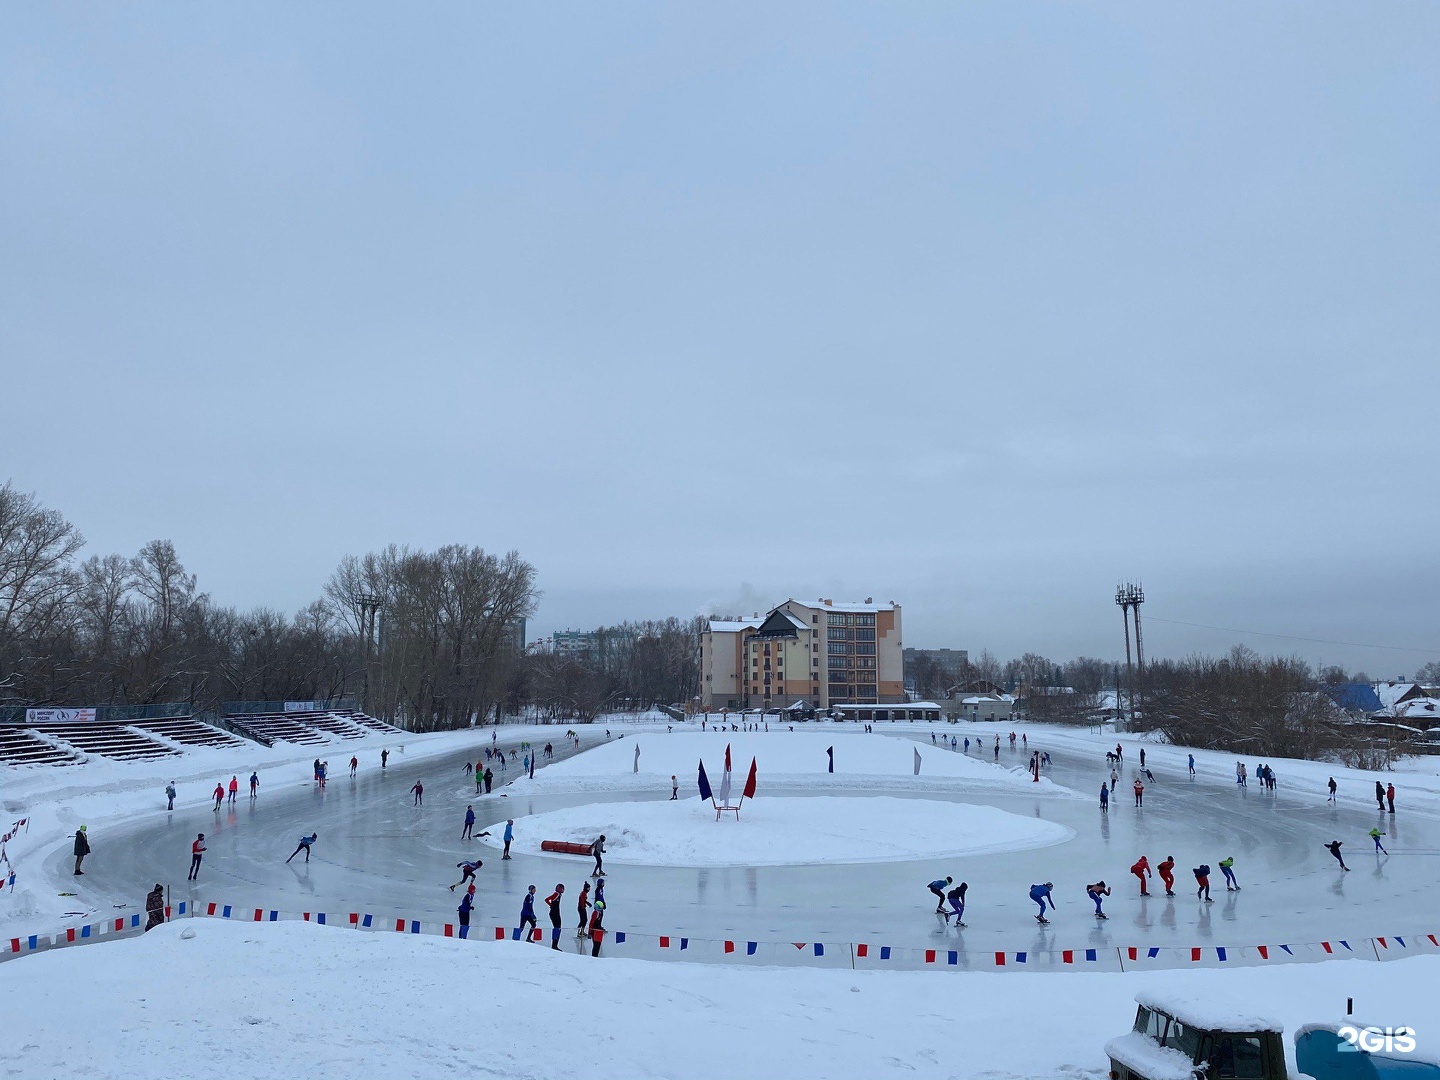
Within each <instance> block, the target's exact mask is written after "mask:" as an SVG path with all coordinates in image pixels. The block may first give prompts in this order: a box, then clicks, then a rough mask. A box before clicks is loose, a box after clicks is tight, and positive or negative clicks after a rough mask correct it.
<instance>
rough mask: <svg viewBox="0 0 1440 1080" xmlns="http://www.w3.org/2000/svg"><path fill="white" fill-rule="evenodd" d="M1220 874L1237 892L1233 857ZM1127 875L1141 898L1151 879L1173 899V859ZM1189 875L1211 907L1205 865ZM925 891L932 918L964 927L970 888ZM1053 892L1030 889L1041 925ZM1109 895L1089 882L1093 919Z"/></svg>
mask: <svg viewBox="0 0 1440 1080" xmlns="http://www.w3.org/2000/svg"><path fill="white" fill-rule="evenodd" d="M1220 871H1221V873H1223V874H1224V875H1225V890H1226V891H1227V892H1239V891H1240V882H1239V879H1237V878H1236V876H1235V856H1233V855H1228V856H1226V857H1225V858H1223V859H1221V860H1220ZM1130 873H1132V874H1134V875H1135V877H1136V878H1138V879H1139V882H1140V895H1141V896H1147V897H1148V896H1151V895H1153V894H1152V893H1151V892H1150V886H1149V879H1150V878H1151V877H1152V876H1158V877H1159V878H1160V880H1161V881H1162V882H1163V883H1164V885H1165V895H1166V896H1168V897H1173V896H1174V895H1175V856H1174V855H1167V856H1166V857H1165V858H1164V860H1162V861H1161V862H1160V863H1159V864H1158V865H1156V867H1155V869H1154V871H1153V872H1152V871H1151V868H1150V860H1149V858H1148V857H1146V856H1144V855H1142V856H1140V858H1139V859H1138V860H1137V861H1136V862H1135V863H1134V865H1132V866H1131V867H1130ZM1191 873H1192V874H1194V875H1195V885H1196V889H1195V898H1196V900H1198V901H1200V902H1201V903H1206V904H1209V903H1213V901H1212V900H1211V898H1210V873H1211V870H1210V865H1209V864H1208V863H1201V864H1200V865H1199V866H1197V867H1195V868H1194V869H1193V870H1191ZM926 888H927V889H929V890H930V892H931V893H933V894H934V895H935V898H936V901H937V903H936V907H935V914H936V915H940V916H942V917H943V918H944V920H945V923H946V925H949V922H950V920H951V919H952V918H953V919H954V920H955V925H956V926H957V927H963V926H965V923H964V921H963V920H964V917H965V895H966V893H967V892H968V891H969V889H970V886H969V885H968V884H967V883H966V882H963V881H962V882H960V883H959V884H958V885H957V884H955V879H954V878H953V877H950V876H946V877H943V878H936V879H935V880H934V881H932V882H930V883H929V884H928V885H927V886H926ZM1054 889H1055V883H1054V882H1052V881H1046V882H1041V883H1039V884H1035V885H1031V886H1030V894H1029V895H1030V899H1031V901H1032V902H1034V903H1035V904H1037V905H1038V906H1039V908H1040V910H1039V911H1038V912H1037V913H1036V915H1035V919H1036V921H1037V922H1039V923H1041V924H1042V925H1043V924H1048V923H1049V922H1050V920H1049V919H1047V918H1046V917H1045V915H1046V912H1047V911H1054V909H1055V896H1054ZM1111 892H1112V889H1111V886H1109V885H1107V884H1106V883H1105V881H1104V880H1101V881H1096V882H1092V883H1091V884H1089V885H1086V886H1085V895H1086V896H1087V897H1089V898H1090V901H1091V902H1092V903H1093V904H1094V905H1095V917H1096V918H1097V919H1108V918H1109V916H1108V915H1106V914H1105V908H1104V903H1105V898H1106V897H1107V896H1109V895H1111ZM947 903H948V904H949V905H950V907H949V910H946V907H945V905H946V904H947Z"/></svg>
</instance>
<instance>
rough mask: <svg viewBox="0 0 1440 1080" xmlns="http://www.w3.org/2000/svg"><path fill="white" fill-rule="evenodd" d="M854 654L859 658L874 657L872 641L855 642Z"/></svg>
mask: <svg viewBox="0 0 1440 1080" xmlns="http://www.w3.org/2000/svg"><path fill="white" fill-rule="evenodd" d="M855 652H856V654H857V655H859V656H874V655H875V643H874V642H873V641H857V642H856V643H855Z"/></svg>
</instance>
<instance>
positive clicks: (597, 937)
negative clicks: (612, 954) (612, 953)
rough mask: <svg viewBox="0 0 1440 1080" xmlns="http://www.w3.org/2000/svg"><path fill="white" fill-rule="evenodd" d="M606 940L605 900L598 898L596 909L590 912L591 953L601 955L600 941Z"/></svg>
mask: <svg viewBox="0 0 1440 1080" xmlns="http://www.w3.org/2000/svg"><path fill="white" fill-rule="evenodd" d="M604 940H605V901H603V900H596V901H595V910H594V911H592V912H591V913H590V955H591V956H599V955H600V943H601V942H602V941H604Z"/></svg>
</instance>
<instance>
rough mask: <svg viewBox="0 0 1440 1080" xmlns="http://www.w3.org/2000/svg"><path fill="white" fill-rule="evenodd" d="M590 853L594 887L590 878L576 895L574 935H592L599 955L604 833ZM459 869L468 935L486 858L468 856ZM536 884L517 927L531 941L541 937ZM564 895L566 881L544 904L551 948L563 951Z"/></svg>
mask: <svg viewBox="0 0 1440 1080" xmlns="http://www.w3.org/2000/svg"><path fill="white" fill-rule="evenodd" d="M466 818H467V823H466V824H467V828H469V827H470V826H471V825H473V824H474V822H473V812H472V811H470V810H469V808H467V813H466ZM514 825H515V822H514V820H513V819H507V820H506V822H505V835H504V841H505V852H504V854H503V855H501V858H502V859H508V858H510V843H511V841H512V840H513V839H514ZM480 835H481V836H488V835H489V833H488V832H486V833H481V834H480ZM590 854H591V855H592V856H593V857H594V859H595V869H594V871H593V872H592V873H591V875H590V877H591V878H593V879H594V882H595V888H594V893H593V895H592V893H591V888H590V879H586V881H585V882H584V883H583V884H582V885H581V887H580V895H579V896H578V897H576V900H575V909H576V913H577V915H578V916H579V918H578V921H577V922H576V925H575V937H576V938H579V939H582V940H583V939H585V938H589V940H590V955H591V956H599V955H600V946H601V944H602V943H603V942H604V940H605V869H604V855H605V835H604V834H603V833H602V834H601V835H600V836H599V837H597V838H596V839H595V840H594V841H593V842H592V843H591V844H590ZM455 865H456V866H457V867H458V868H459V870H460V880H459V881H457V882H456V883H455V884H454V885H451V886H450V891H451V892H454V891H455V890H456V889H458V888H459V887H460V886H462V885H464V886H466V888H465V892H464V894H463V895H462V896H461V898H460V906H459V907H458V908H456V916H457V919H458V922H459V924H460V930H459V934H458V936H459V937H461V938H468V937H469V936H470V915H471V913H472V912H473V911H474V910H475V884H476V876H475V875H476V871H478V870H479V869H480V868H481V867H482V866H484V865H485V864H484V862H483V861H482V860H480V859H467V860H463V861H461V862H459V863H456V864H455ZM536 889H537V887H536V886H534V885H531V886H530V887H529V888H528V889H527V890H526V892H525V896H524V897H523V898H522V899H521V901H520V924H519V926H517V927H516V929H515V934H516V936H517V937H518V938H521V939H523V940H526V941H529V940H531V939H532V938H534V939H535V940H537V941H538V940H540V939H539V938H538V937H536V936H535V931H536V930H537V928H538V925H539V921H538V918H537V916H536V914H535V898H536ZM564 898H565V885H564V883H563V882H561V883H557V884H556V885H555V891H554V892H552V893H551V894H550V895H549V896H547V897H546V898H545V906H546V909H547V912H548V914H549V917H550V948H552V949H554V950H555V951H556V952H559V951H560V936H561V933H562V931H563V930H564V925H565V919H564V915H563V914H562V912H561V904H562V902H563V901H564Z"/></svg>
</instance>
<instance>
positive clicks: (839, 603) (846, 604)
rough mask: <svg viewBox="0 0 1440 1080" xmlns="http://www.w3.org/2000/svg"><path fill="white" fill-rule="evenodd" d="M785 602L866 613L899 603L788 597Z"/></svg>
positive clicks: (892, 608) (821, 608)
mask: <svg viewBox="0 0 1440 1080" xmlns="http://www.w3.org/2000/svg"><path fill="white" fill-rule="evenodd" d="M786 602H787V603H796V604H804V605H805V606H806V607H812V608H819V609H820V610H822V611H841V612H852V613H853V612H860V613H868V612H875V611H894V610H895V609H896V608H898V607H899V606H900V605H899V604H897V603H895V602H894V601H893V600H892V601H890V602H889V603H888V604H877V603H875V602H874V601H872V600H865V601H860V602H855V601H849V600H797V599H796V598H795V597H793V596H792V597H790V599H789V600H788V601H786Z"/></svg>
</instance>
